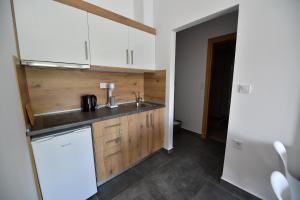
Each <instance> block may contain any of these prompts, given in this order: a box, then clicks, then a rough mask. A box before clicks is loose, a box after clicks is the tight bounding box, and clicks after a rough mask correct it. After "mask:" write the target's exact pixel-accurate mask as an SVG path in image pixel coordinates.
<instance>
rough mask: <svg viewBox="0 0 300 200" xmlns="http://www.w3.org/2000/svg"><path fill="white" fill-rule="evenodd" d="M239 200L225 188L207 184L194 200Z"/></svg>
mask: <svg viewBox="0 0 300 200" xmlns="http://www.w3.org/2000/svg"><path fill="white" fill-rule="evenodd" d="M198 199H201V200H238V199H239V198H238V197H236V196H234V195H233V194H231V193H230V192H228V191H226V190H224V189H223V188H221V187H219V186H217V185H215V184H213V183H211V182H207V183H206V184H205V185H204V186H203V188H202V189H201V190H200V191H199V192H198V193H197V194H196V195H195V196H194V197H193V198H192V200H198Z"/></svg>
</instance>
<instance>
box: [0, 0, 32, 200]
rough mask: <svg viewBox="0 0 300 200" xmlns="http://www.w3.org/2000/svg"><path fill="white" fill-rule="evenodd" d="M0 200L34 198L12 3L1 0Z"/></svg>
mask: <svg viewBox="0 0 300 200" xmlns="http://www.w3.org/2000/svg"><path fill="white" fill-rule="evenodd" d="M0 27H1V34H0V94H1V97H0V101H1V103H0V127H1V133H0V199H5V200H15V199H24V200H34V199H37V192H36V188H35V183H34V178H33V172H32V168H31V161H30V158H29V151H28V146H27V143H26V137H25V124H24V118H23V114H22V110H21V102H20V97H19V91H18V85H17V80H16V73H15V68H14V64H13V56H16V55H17V52H16V44H15V38H14V30H13V22H12V14H11V6H10V1H9V0H1V1H0Z"/></svg>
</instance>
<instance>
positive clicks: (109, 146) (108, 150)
mask: <svg viewBox="0 0 300 200" xmlns="http://www.w3.org/2000/svg"><path fill="white" fill-rule="evenodd" d="M117 152H121V138H117V139H115V140H113V141H110V142H109V143H105V144H104V157H105V158H106V157H107V156H110V155H112V154H115V153H117Z"/></svg>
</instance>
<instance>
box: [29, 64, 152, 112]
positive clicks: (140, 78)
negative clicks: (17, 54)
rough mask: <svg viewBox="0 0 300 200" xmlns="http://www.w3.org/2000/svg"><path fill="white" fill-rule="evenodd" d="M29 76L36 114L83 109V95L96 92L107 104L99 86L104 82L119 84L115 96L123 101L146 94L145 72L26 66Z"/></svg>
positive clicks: (98, 99)
mask: <svg viewBox="0 0 300 200" xmlns="http://www.w3.org/2000/svg"><path fill="white" fill-rule="evenodd" d="M26 76H27V84H28V92H29V97H30V101H31V106H32V110H33V112H34V113H35V114H37V113H47V112H55V111H61V110H69V109H75V108H80V107H81V96H82V95H87V94H94V95H96V96H97V102H98V104H102V105H103V104H105V103H106V102H107V90H105V89H100V88H99V83H100V82H114V83H115V89H114V91H113V95H114V96H116V99H117V102H119V103H120V102H128V101H134V100H135V95H134V93H135V92H140V94H141V96H142V97H144V74H143V73H140V74H135V73H109V72H97V71H89V70H70V69H38V68H26ZM149 87H150V86H149ZM149 96H150V97H151V95H149Z"/></svg>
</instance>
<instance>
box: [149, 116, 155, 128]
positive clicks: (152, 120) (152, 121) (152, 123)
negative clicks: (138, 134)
mask: <svg viewBox="0 0 300 200" xmlns="http://www.w3.org/2000/svg"><path fill="white" fill-rule="evenodd" d="M150 116H151V126H152V127H154V119H153V113H151V114H150Z"/></svg>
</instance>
